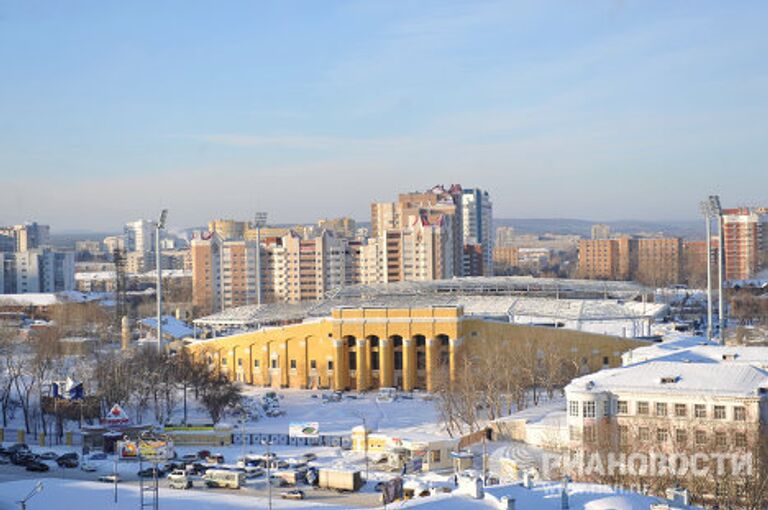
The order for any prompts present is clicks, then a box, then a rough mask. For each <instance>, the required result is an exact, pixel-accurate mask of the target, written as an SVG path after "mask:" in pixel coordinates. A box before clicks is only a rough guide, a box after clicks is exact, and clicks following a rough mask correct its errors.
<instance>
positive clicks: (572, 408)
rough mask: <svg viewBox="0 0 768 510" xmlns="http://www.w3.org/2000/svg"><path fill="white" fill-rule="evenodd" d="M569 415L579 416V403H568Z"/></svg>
mask: <svg viewBox="0 0 768 510" xmlns="http://www.w3.org/2000/svg"><path fill="white" fill-rule="evenodd" d="M568 414H569V415H570V416H579V403H578V402H574V401H571V402H568Z"/></svg>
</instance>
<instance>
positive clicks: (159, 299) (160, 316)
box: [155, 209, 168, 352]
mask: <svg viewBox="0 0 768 510" xmlns="http://www.w3.org/2000/svg"><path fill="white" fill-rule="evenodd" d="M167 218H168V209H163V210H162V212H160V218H158V220H157V228H156V229H155V268H156V269H157V293H156V296H157V352H163V270H162V265H161V263H160V231H161V230H164V229H165V220H166V219H167Z"/></svg>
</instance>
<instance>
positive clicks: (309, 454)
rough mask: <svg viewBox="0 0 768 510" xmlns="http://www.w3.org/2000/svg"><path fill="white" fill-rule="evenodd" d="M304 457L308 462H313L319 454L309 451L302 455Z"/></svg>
mask: <svg viewBox="0 0 768 510" xmlns="http://www.w3.org/2000/svg"><path fill="white" fill-rule="evenodd" d="M302 457H304V460H306V461H307V462H312V461H313V460H317V455H315V454H314V453H312V452H307V453H305V454H304V455H302Z"/></svg>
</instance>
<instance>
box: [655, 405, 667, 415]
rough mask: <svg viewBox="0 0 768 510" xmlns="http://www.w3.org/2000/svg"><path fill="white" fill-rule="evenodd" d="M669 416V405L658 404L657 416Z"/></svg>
mask: <svg viewBox="0 0 768 510" xmlns="http://www.w3.org/2000/svg"><path fill="white" fill-rule="evenodd" d="M666 415H667V404H666V403H664V402H656V416H666Z"/></svg>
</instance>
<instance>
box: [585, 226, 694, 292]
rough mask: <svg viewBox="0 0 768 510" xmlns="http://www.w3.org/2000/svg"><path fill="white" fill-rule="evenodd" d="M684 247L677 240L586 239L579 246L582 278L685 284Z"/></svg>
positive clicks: (654, 283)
mask: <svg viewBox="0 0 768 510" xmlns="http://www.w3.org/2000/svg"><path fill="white" fill-rule="evenodd" d="M682 267H683V244H682V241H681V240H680V239H678V238H653V239H632V238H629V237H620V238H618V239H584V240H581V241H580V242H579V276H580V277H581V278H586V279H595V280H637V281H639V282H641V283H644V284H647V285H655V286H661V285H670V284H674V283H679V282H681V281H682V278H683V274H682Z"/></svg>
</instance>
